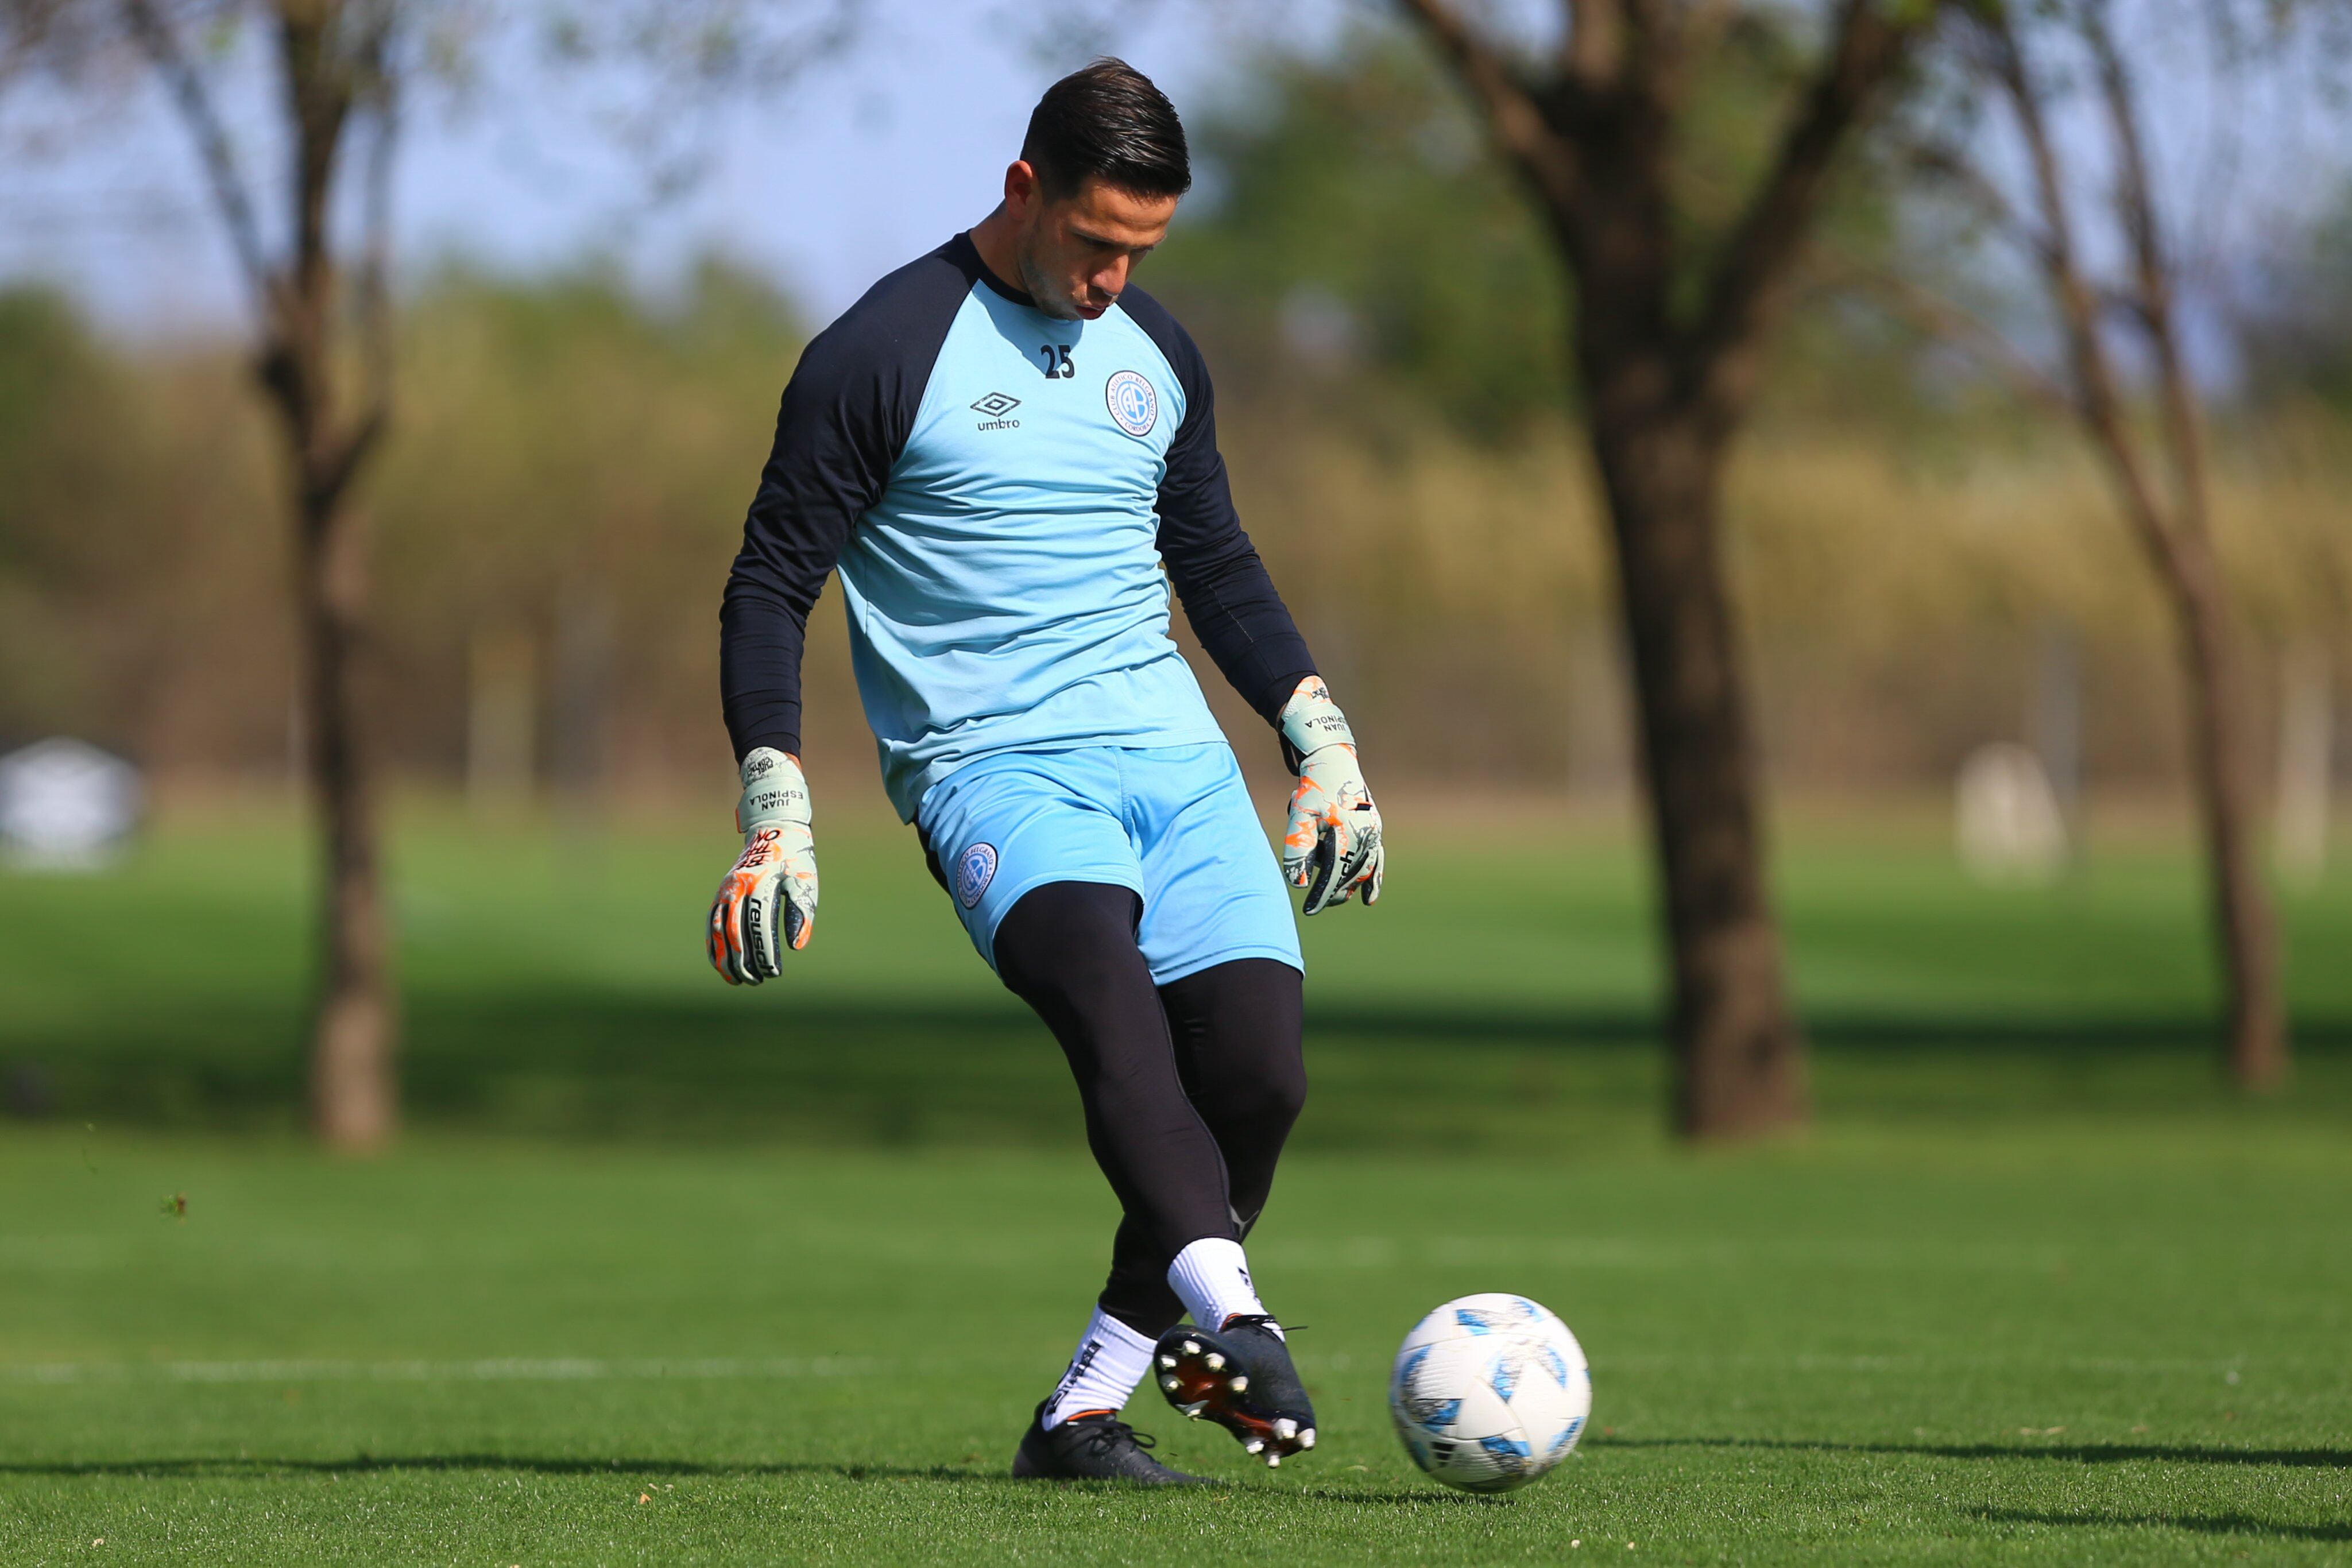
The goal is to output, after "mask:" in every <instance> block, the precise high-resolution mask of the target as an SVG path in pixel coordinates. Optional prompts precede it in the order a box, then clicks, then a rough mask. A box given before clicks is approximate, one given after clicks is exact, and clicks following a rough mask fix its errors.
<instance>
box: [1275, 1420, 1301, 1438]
mask: <svg viewBox="0 0 2352 1568" xmlns="http://www.w3.org/2000/svg"><path fill="white" fill-rule="evenodd" d="M1274 1435H1275V1437H1277V1438H1279V1439H1280V1440H1281V1441H1283V1442H1286V1443H1287V1442H1288V1441H1290V1439H1291V1438H1293V1437H1297V1436H1298V1423H1297V1422H1296V1421H1294V1420H1292V1419H1291V1418H1290V1417H1289V1416H1284V1417H1283V1418H1282V1419H1281V1420H1279V1421H1276V1423H1275V1424H1274Z"/></svg>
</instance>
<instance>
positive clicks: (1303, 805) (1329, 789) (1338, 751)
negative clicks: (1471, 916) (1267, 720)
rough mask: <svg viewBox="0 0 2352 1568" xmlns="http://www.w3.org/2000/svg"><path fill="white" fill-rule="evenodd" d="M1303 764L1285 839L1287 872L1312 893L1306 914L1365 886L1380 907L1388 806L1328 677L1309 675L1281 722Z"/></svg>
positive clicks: (1344, 900)
mask: <svg viewBox="0 0 2352 1568" xmlns="http://www.w3.org/2000/svg"><path fill="white" fill-rule="evenodd" d="M1276 722H1277V724H1278V725H1279V727H1280V728H1281V730H1282V739H1283V743H1284V746H1285V747H1286V749H1287V750H1288V752H1289V754H1290V755H1291V757H1292V758H1294V759H1295V761H1296V766H1297V769H1298V788H1297V789H1295V790H1293V791H1291V795H1290V831H1288V832H1286V833H1285V834H1284V835H1283V838H1282V874H1283V877H1284V879H1285V880H1286V881H1287V882H1288V883H1290V885H1291V886H1293V887H1303V888H1305V889H1306V890H1307V906H1306V910H1305V913H1307V914H1308V915H1319V914H1321V913H1322V912H1323V911H1324V910H1326V909H1328V908H1330V907H1331V906H1332V905H1333V904H1345V903H1347V902H1348V900H1349V898H1350V897H1352V896H1353V895H1354V894H1355V892H1356V890H1357V889H1358V888H1361V889H1363V892H1364V902H1365V903H1366V904H1375V903H1378V902H1379V900H1380V896H1381V872H1382V870H1383V868H1384V864H1385V861H1384V856H1383V853H1382V851H1381V809H1380V808H1379V807H1378V806H1375V805H1373V804H1372V792H1371V790H1370V789H1368V788H1366V786H1365V784H1364V770H1363V768H1362V767H1361V766H1360V765H1359V764H1358V762H1357V761H1356V737H1355V734H1354V732H1352V731H1351V730H1349V728H1348V719H1347V716H1346V715H1344V714H1342V713H1341V712H1340V711H1339V705H1338V704H1337V703H1335V702H1333V701H1332V700H1331V693H1330V690H1329V689H1328V687H1326V686H1325V685H1323V682H1322V681H1321V679H1320V678H1319V677H1318V676H1315V675H1309V676H1307V678H1306V679H1305V680H1303V681H1300V682H1299V683H1298V686H1297V690H1295V691H1293V692H1292V693H1291V694H1290V700H1289V701H1288V702H1287V703H1285V704H1284V705H1283V707H1282V713H1281V715H1280V716H1279V717H1278V719H1277V720H1276Z"/></svg>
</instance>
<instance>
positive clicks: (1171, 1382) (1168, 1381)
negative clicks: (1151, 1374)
mask: <svg viewBox="0 0 2352 1568" xmlns="http://www.w3.org/2000/svg"><path fill="white" fill-rule="evenodd" d="M1183 1386H1184V1385H1182V1384H1181V1383H1180V1382H1178V1381H1177V1380H1176V1379H1175V1378H1172V1377H1163V1378H1161V1379H1160V1387H1162V1388H1164V1389H1166V1390H1167V1391H1168V1392H1169V1393H1171V1394H1173V1393H1175V1392H1176V1391H1177V1390H1178V1389H1180V1388H1181V1387H1183Z"/></svg>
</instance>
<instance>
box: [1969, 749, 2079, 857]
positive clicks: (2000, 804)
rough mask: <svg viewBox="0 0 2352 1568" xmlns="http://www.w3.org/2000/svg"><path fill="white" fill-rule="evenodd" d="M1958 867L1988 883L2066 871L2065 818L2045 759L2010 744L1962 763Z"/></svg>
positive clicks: (1978, 751) (1980, 752)
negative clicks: (2045, 767)
mask: <svg viewBox="0 0 2352 1568" xmlns="http://www.w3.org/2000/svg"><path fill="white" fill-rule="evenodd" d="M1958 795H1959V821H1958V838H1959V850H1960V863H1961V864H1962V865H1965V866H1966V867H1968V869H1969V871H1970V872H1971V873H1974V874H1975V875H1976V876H1978V877H1979V878H1980V879H1982V880H1983V881H1986V882H2050V881H2052V880H2053V879H2055V878H2056V877H2057V875H2058V874H2059V873H2061V872H2063V871H2064V870H2065V869H2066V820H2065V817H2064V815H2063V812H2062V811H2061V810H2059V805H2058V794H2057V791H2056V790H2054V789H2052V788H2051V787H2050V775H2049V773H2048V772H2047V771H2046V770H2045V769H2044V768H2042V759H2041V758H2039V757H2036V756H2035V755H2034V754H2033V753H2032V751H2031V750H2029V749H2028V748H2026V747H2022V746H2019V745H2016V744H2015V743H2013V742H2011V741H2000V742H1996V743H1995V744H1993V745H1991V746H1980V747H1977V749H1976V750H1974V751H1972V752H1970V753H1969V758H1968V760H1967V761H1965V762H1963V763H1961V764H1960V778H1959V789H1958Z"/></svg>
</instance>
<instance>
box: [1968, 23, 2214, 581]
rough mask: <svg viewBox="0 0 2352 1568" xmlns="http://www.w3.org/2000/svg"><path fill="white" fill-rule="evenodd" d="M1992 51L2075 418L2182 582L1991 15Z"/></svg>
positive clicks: (2046, 132) (2048, 170)
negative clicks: (2027, 174)
mask: <svg viewBox="0 0 2352 1568" xmlns="http://www.w3.org/2000/svg"><path fill="white" fill-rule="evenodd" d="M1978 25H1979V26H1981V27H1983V28H1984V29H1985V31H1986V33H1987V35H1988V37H1990V41H1991V43H1992V45H1993V54H1992V60H1991V64H1990V70H1991V71H1992V73H1993V76H1994V78H1995V79H1996V80H1997V81H1998V82H1999V84H2000V87H2001V88H2002V89H2003V90H2004V91H2005V92H2006V93H2007V94H2008V96H2009V100H2010V107H2011V110H2012V111H2013V112H2014V114H2015V115H2016V117H2017V128H2018V134H2019V135H2020V137H2021V139H2022V140H2023V141H2024V142H2025V152H2026V162H2027V165H2028V166H2029V167H2030V168H2031V169H2032V172H2033V185H2034V191H2035V193H2036V195H2037V198H2038V200H2039V203H2040V204H2041V208H2042V230H2043V232H2044V233H2045V234H2047V235H2049V239H2050V244H2049V247H2048V249H2047V251H2046V252H2045V254H2044V268H2045V271H2046V272H2047V275H2048V277H2049V280H2050V291H2051V293H2052V294H2053V295H2054V296H2056V298H2057V301H2058V313H2059V317H2060V319H2061V320H2062V321H2063V323H2064V325H2065V329H2066V352H2067V358H2068V360H2069V361H2071V362H2072V364H2073V367H2074V385H2075V403H2076V405H2077V413H2076V417H2077V418H2078V419H2079V420H2080V421H2081V422H2082V425H2083V428H2084V432H2085V433H2086V434H2088V435H2089V436H2090V438H2091V443H2092V444H2093V445H2094V446H2095V447H2096V448H2097V449H2098V450H2099V452H2100V453H2101V455H2104V456H2105V458H2106V460H2107V466H2108V469H2109V471H2110V472H2111V473H2112V475H2113V476H2114V478H2115V482H2116V492H2117V494H2118V496H2119V497H2120V498H2121V500H2122V502H2123V511H2124V517H2125V520H2126V522H2127V523H2128V524H2129V525H2130V527H2131V529H2132V531H2133V532H2134V533H2135V534H2137V536H2138V537H2139V540H2140V544H2141V547H2142V548H2143V549H2146V550H2147V552H2148V554H2149V556H2150V557H2151V558H2152V559H2154V560H2155V561H2156V562H2157V564H2158V570H2160V571H2161V572H2162V573H2163V575H2164V579H2165V580H2166V581H2167V582H2168V583H2170V582H2177V581H2179V580H2180V578H2181V575H2182V571H2183V568H2182V564H2181V559H2180V549H2179V540H2178V539H2176V538H2174V537H2173V533H2172V529H2171V528H2170V526H2169V524H2168V521H2167V519H2166V517H2165V515H2164V508H2163V506H2162V504H2161V503H2160V502H2159V501H2158V499H2157V495H2156V489H2155V486H2152V485H2150V484H2149V483H2148V477H2147V463H2146V461H2145V460H2144V459H2143V457H2142V456H2141V454H2140V452H2139V448H2138V445H2137V443H2136V442H2135V441H2134V440H2133V439H2132V434H2131V429H2130V426H2129V424H2128V423H2127V422H2126V418H2125V416H2124V408H2123V398H2122V396H2121V393H2120V392H2119V390H2118V386H2117V380H2116V371H2115V366H2114V364H2113V362H2112V361H2110V360H2109V358H2108V355H2107V348H2106V340H2105V339H2104V338H2103V337H2102V336H2101V335H2100V332H2099V301H2098V296H2097V293H2096V291H2095V289H2093V287H2091V285H2090V282H2089V280H2088V278H2087V277H2085V275H2084V271H2083V268H2082V265H2081V262H2080V260H2079V259H2078V253H2077V252H2076V250H2075V246H2074V221H2073V219H2072V217H2071V216H2070V215H2069V214H2068V212H2067V207H2066V188H2065V183H2064V181H2063V177H2062V176H2061V174H2060V173H2059V167H2058V152H2057V147H2056V144H2055V142H2054V141H2053V139H2052V137H2051V134H2050V126H2049V122H2048V120H2046V119H2045V118H2044V116H2043V115H2042V99H2041V93H2040V89H2039V88H2038V87H2036V85H2035V83H2034V81H2033V77H2032V69H2031V68H2030V67H2029V66H2028V65H2027V63H2026V59H2025V50H2024V47H2023V46H2022V45H2021V44H2020V43H2019V41H2018V37H2017V30H2016V28H2015V26H2014V25H2013V24H2012V23H2011V21H2010V19H2009V17H2008V16H2007V14H2006V13H2003V12H2000V11H1992V12H1990V13H1989V14H1986V15H1984V16H1980V17H1979V24H1978Z"/></svg>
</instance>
